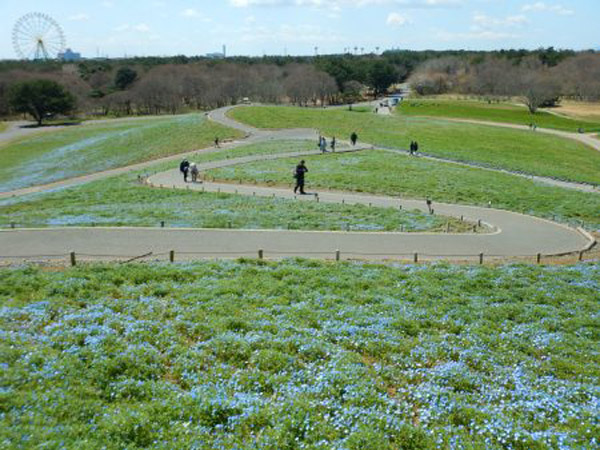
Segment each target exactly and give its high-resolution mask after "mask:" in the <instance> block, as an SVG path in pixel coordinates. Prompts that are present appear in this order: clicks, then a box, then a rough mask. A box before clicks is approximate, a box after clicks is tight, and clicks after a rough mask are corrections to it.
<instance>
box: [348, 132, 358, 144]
mask: <svg viewBox="0 0 600 450" xmlns="http://www.w3.org/2000/svg"><path fill="white" fill-rule="evenodd" d="M357 140H358V135H357V134H356V132H355V131H353V132H352V134H351V135H350V142H352V145H356V141H357Z"/></svg>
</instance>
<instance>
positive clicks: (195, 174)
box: [190, 163, 200, 183]
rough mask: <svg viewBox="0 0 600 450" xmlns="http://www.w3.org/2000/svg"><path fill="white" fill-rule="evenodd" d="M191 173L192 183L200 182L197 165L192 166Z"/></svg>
mask: <svg viewBox="0 0 600 450" xmlns="http://www.w3.org/2000/svg"><path fill="white" fill-rule="evenodd" d="M190 173H191V174H192V183H196V182H197V181H198V174H199V173H200V171H199V170H198V166H197V165H196V163H192V164H190Z"/></svg>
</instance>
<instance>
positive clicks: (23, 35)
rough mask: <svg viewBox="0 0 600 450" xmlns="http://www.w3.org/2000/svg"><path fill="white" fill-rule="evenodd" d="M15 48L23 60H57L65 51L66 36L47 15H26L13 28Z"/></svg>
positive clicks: (37, 13)
mask: <svg viewBox="0 0 600 450" xmlns="http://www.w3.org/2000/svg"><path fill="white" fill-rule="evenodd" d="M12 38H13V46H14V48H15V52H16V53H17V55H19V57H20V58H21V59H56V58H57V57H58V55H59V53H62V52H64V51H65V34H64V33H63V30H62V28H61V27H60V25H59V24H58V22H56V20H54V19H53V18H52V17H50V16H49V15H47V14H43V13H39V12H33V13H29V14H26V15H24V16H23V17H21V18H20V19H19V20H17V23H15V26H14V28H13V35H12Z"/></svg>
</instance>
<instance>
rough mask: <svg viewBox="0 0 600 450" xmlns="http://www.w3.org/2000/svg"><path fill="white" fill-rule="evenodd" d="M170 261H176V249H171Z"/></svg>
mask: <svg viewBox="0 0 600 450" xmlns="http://www.w3.org/2000/svg"><path fill="white" fill-rule="evenodd" d="M169 261H170V262H175V250H171V251H170V252H169Z"/></svg>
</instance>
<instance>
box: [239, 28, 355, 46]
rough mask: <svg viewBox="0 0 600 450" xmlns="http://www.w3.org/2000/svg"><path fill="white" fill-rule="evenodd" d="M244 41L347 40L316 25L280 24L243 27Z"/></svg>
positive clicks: (320, 41) (306, 42) (337, 41)
mask: <svg viewBox="0 0 600 450" xmlns="http://www.w3.org/2000/svg"><path fill="white" fill-rule="evenodd" d="M240 40H241V41H242V42H246V43H254V44H256V43H270V42H280V43H283V44H292V43H303V44H311V45H312V44H315V43H324V44H327V43H340V42H343V41H344V40H345V38H344V37H343V36H340V35H338V34H336V33H332V32H331V31H330V30H328V29H323V28H321V27H319V26H315V25H299V26H292V25H287V24H284V25H280V26H279V27H265V26H247V27H244V28H242V29H241V38H240Z"/></svg>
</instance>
